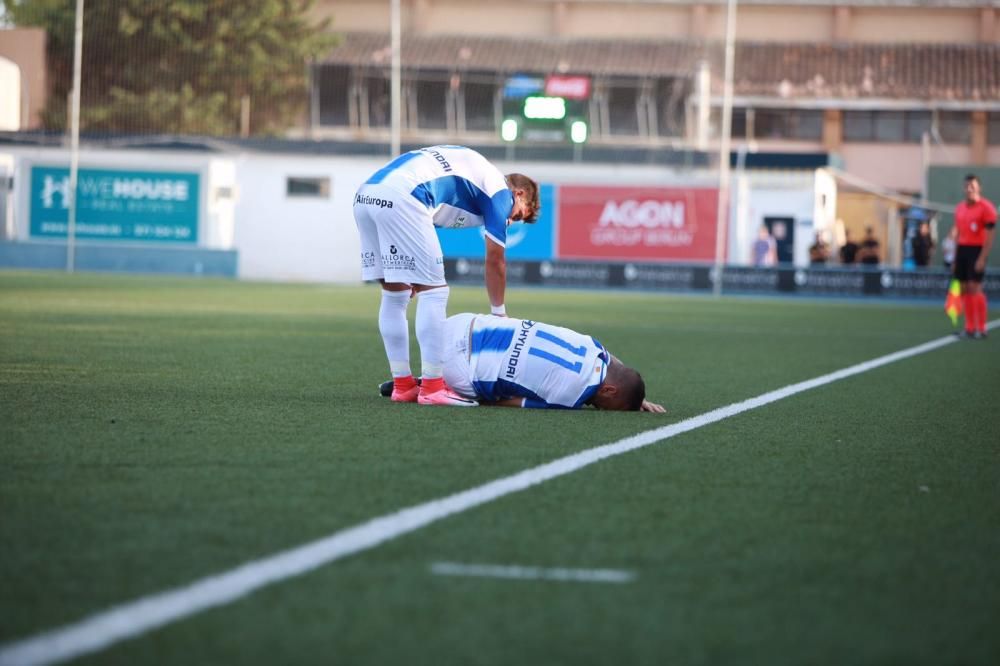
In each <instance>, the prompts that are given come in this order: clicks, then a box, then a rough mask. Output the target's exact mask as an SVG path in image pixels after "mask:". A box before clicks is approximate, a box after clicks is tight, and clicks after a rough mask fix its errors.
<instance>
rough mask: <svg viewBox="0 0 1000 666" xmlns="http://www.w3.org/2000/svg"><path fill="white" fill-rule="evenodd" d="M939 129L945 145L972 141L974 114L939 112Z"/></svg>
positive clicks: (966, 112)
mask: <svg viewBox="0 0 1000 666" xmlns="http://www.w3.org/2000/svg"><path fill="white" fill-rule="evenodd" d="M937 128H938V134H940V135H941V140H942V141H943V142H945V143H961V144H968V143H969V142H971V141H972V114H971V113H969V112H968V111H938V112H937Z"/></svg>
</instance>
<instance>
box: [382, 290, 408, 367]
mask: <svg viewBox="0 0 1000 666" xmlns="http://www.w3.org/2000/svg"><path fill="white" fill-rule="evenodd" d="M409 303H410V292H409V290H407V291H389V290H387V289H383V290H382V305H380V306H379V309H378V330H379V333H381V334H382V343H383V344H384V345H385V355H386V356H387V357H388V358H389V370H390V371H391V372H392V376H393V377H407V376H409V375H411V374H413V373H412V371H411V370H410V326H409V323H408V322H407V321H406V306H407V305H409Z"/></svg>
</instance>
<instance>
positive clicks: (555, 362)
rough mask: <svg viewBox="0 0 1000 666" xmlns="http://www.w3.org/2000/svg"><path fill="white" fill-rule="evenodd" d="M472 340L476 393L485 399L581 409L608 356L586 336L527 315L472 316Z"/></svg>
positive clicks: (596, 384)
mask: <svg viewBox="0 0 1000 666" xmlns="http://www.w3.org/2000/svg"><path fill="white" fill-rule="evenodd" d="M470 343H471V344H470V345H469V367H470V370H471V371H472V376H473V378H474V379H473V387H474V388H475V390H476V394H477V395H478V396H479V397H481V398H483V399H485V400H500V399H503V398H514V397H522V398H525V402H524V406H525V407H548V408H568V409H575V408H577V407H582V406H583V404H584V403H585V402H586V401H587V400H589V399H590V398H591V396H593V395H594V393H595V392H596V391H597V389H598V387H599V386H600V385H601V383H602V382H603V381H604V377H605V375H606V374H607V371H608V363H609V362H610V360H611V357H610V355H609V354H608V352H607V351H605V349H604V347H603V346H602V345H601V343H600V342H598V341H597V340H595V339H594V338H592V337H590V336H589V335H581V334H580V333H577V332H576V331H572V330H570V329H568V328H562V327H560V326H550V325H548V324H542V323H540V322H535V321H531V320H530V319H510V318H507V317H494V316H491V315H476V319H475V321H474V323H473V325H472V332H471V339H470Z"/></svg>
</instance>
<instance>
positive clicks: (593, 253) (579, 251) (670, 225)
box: [557, 186, 719, 261]
mask: <svg viewBox="0 0 1000 666" xmlns="http://www.w3.org/2000/svg"><path fill="white" fill-rule="evenodd" d="M718 192H719V191H718V189H713V188H667V187H589V186H563V187H560V188H559V234H558V235H559V239H558V249H557V254H558V256H559V257H560V258H561V259H622V260H633V261H634V260H647V261H713V260H714V259H715V238H716V210H717V207H718Z"/></svg>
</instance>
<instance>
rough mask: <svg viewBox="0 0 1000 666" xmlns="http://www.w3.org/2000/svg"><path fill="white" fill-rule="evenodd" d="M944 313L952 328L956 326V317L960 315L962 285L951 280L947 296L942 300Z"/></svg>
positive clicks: (955, 280)
mask: <svg viewBox="0 0 1000 666" xmlns="http://www.w3.org/2000/svg"><path fill="white" fill-rule="evenodd" d="M944 311H945V313H946V314H947V315H948V318H949V319H951V325H952V326H958V315H960V314H962V285H961V284H959V282H958V280H957V279H954V278H952V280H951V284H949V285H948V296H947V297H946V298H945V299H944Z"/></svg>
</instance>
